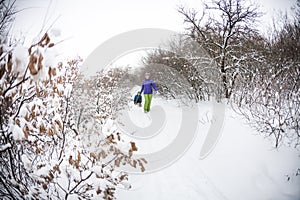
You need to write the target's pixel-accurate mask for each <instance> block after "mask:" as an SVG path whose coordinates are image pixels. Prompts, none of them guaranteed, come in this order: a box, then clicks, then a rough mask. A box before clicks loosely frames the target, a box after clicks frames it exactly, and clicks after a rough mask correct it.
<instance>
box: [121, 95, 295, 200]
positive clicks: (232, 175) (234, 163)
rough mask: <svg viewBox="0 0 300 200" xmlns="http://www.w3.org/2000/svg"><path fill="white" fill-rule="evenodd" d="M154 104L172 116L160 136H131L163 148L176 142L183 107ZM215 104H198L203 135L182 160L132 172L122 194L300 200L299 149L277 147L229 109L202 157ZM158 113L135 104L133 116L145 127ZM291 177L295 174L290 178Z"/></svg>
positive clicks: (148, 147) (159, 198) (161, 199)
mask: <svg viewBox="0 0 300 200" xmlns="http://www.w3.org/2000/svg"><path fill="white" fill-rule="evenodd" d="M152 105H153V108H154V107H155V106H156V105H162V107H163V108H164V112H165V114H166V119H167V120H166V121H165V122H164V127H163V130H162V131H160V132H159V134H155V135H152V136H149V135H148V136H147V137H145V138H142V137H143V136H142V135H140V136H139V137H136V136H135V137H134V135H133V136H132V137H133V138H134V140H136V141H137V146H138V147H139V151H142V152H149V151H158V150H159V149H161V148H163V147H164V146H166V145H167V144H169V143H171V142H172V140H173V139H174V138H175V137H176V135H174V134H176V133H177V132H176V129H178V124H180V123H179V120H180V117H178V116H180V111H181V109H180V108H179V107H178V106H177V104H176V103H172V102H167V101H165V100H162V99H160V98H159V97H154V99H153V104H152ZM212 105H213V104H212V102H205V103H199V104H198V106H199V123H198V129H197V131H198V133H197V135H196V138H195V140H194V141H193V143H192V145H191V146H190V148H189V149H188V151H186V152H185V153H184V155H183V156H182V157H181V158H180V159H179V160H177V161H176V162H175V163H173V164H172V165H170V166H168V167H166V168H163V169H161V170H159V171H156V172H151V173H144V174H131V180H130V181H131V183H132V189H131V190H129V191H127V190H120V191H119V192H118V193H117V198H118V199H122V200H123V199H125V200H126V199H141V200H148V199H149V200H153V199H155V200H168V199H170V200H177V199H178V200H183V199H184V200H185V199H188V200H194V199H195V200H199V199H209V200H214V199H229V200H240V199H243V200H248V199H249V200H253V199H255V200H260V199H261V200H268V199H270V200H277V199H278V200H285V199H286V200H299V199H300V176H295V173H296V170H297V168H298V167H299V163H300V158H299V154H300V152H299V151H297V150H295V149H292V148H288V147H281V148H280V149H279V150H278V149H274V148H273V147H272V145H271V143H270V142H269V141H268V140H266V139H264V138H262V137H261V136H258V135H257V133H256V132H255V131H253V130H252V129H251V128H249V127H248V126H247V125H246V123H245V121H244V120H243V119H242V117H240V116H238V115H237V114H235V113H234V112H233V111H232V110H231V109H230V108H229V107H226V112H225V124H224V126H223V130H222V135H221V138H220V140H219V141H218V143H217V145H216V147H215V148H214V150H213V151H212V152H211V153H210V154H209V155H208V156H207V157H206V158H205V159H203V160H201V159H199V155H200V150H201V146H202V145H203V142H204V140H205V138H206V134H207V132H208V129H209V127H210V123H211V120H213V119H214V116H212ZM155 113H156V112H155V110H154V111H153V113H152V115H150V117H149V115H146V114H145V113H143V109H142V108H140V107H136V106H134V105H131V106H130V110H129V112H128V115H129V118H130V120H131V121H132V122H133V123H134V124H135V125H136V126H137V127H145V126H149V125H151V123H153V120H155V117H157V118H159V117H161V116H155ZM157 113H158V112H157ZM150 127H151V126H150ZM155 132H157V131H155ZM147 134H149V133H147ZM146 170H147V166H146ZM146 172H147V171H146ZM287 176H290V180H289V181H287V179H288V177H287Z"/></svg>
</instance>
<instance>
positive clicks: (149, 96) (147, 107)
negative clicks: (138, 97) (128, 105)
mask: <svg viewBox="0 0 300 200" xmlns="http://www.w3.org/2000/svg"><path fill="white" fill-rule="evenodd" d="M144 99H145V104H144V110H145V111H150V105H151V100H152V94H144Z"/></svg>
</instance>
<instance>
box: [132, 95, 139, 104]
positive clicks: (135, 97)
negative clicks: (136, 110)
mask: <svg viewBox="0 0 300 200" xmlns="http://www.w3.org/2000/svg"><path fill="white" fill-rule="evenodd" d="M137 98H138V96H137V95H135V96H134V99H133V101H134V103H135V102H136V101H137Z"/></svg>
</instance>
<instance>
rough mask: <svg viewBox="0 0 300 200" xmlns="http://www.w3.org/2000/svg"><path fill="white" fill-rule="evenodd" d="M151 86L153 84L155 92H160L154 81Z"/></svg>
mask: <svg viewBox="0 0 300 200" xmlns="http://www.w3.org/2000/svg"><path fill="white" fill-rule="evenodd" d="M151 84H152V87H153V88H154V90H155V91H158V89H157V87H156V84H155V83H154V81H152V83H151Z"/></svg>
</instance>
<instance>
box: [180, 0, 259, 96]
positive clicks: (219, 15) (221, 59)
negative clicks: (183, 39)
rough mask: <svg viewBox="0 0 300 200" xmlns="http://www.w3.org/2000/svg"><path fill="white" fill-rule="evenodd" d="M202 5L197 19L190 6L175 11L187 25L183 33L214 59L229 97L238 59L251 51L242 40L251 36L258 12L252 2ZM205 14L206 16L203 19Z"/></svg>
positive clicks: (224, 1)
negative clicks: (203, 8) (200, 14)
mask: <svg viewBox="0 0 300 200" xmlns="http://www.w3.org/2000/svg"><path fill="white" fill-rule="evenodd" d="M204 7H205V10H204V12H203V13H202V16H200V18H199V16H198V12H197V11H196V10H193V9H187V8H185V7H180V8H179V9H178V11H179V13H180V14H182V15H183V16H184V22H185V23H186V24H187V25H188V27H187V35H189V36H190V37H191V38H193V39H194V40H196V41H197V42H198V43H199V45H201V46H203V48H204V49H205V50H207V52H208V53H209V55H210V56H211V57H212V58H213V59H215V61H216V63H217V65H218V67H219V70H220V72H221V77H220V78H221V80H222V83H223V87H224V95H225V97H226V98H230V96H231V94H232V90H233V86H234V84H235V79H236V77H237V75H238V74H239V68H240V66H241V65H240V62H241V61H243V60H244V58H245V53H250V52H251V50H250V51H249V50H248V49H245V48H243V44H242V42H244V41H245V40H246V38H247V37H248V36H249V34H250V35H251V34H252V35H253V34H254V35H255V33H256V30H255V29H254V28H253V25H254V23H255V21H256V19H257V18H258V17H259V16H260V15H261V14H260V13H259V11H258V7H257V6H256V5H253V4H249V3H248V2H246V1H244V0H214V1H212V2H211V3H209V4H204ZM206 15H209V16H208V18H207V19H205V16H206ZM203 19H205V22H203V21H204V20H203Z"/></svg>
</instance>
